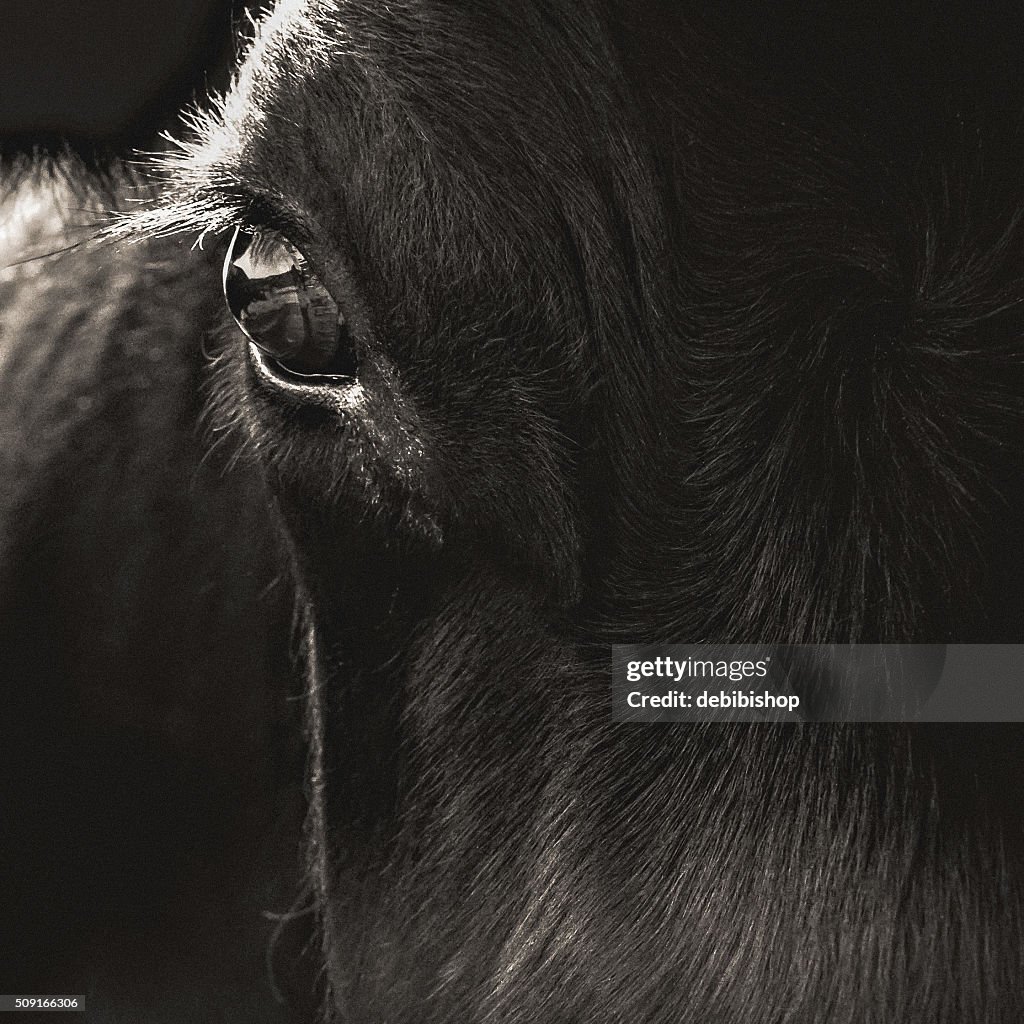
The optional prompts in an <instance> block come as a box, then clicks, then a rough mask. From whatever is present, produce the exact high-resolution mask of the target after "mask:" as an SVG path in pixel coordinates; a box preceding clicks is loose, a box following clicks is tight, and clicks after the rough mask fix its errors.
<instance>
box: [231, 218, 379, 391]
mask: <svg viewBox="0 0 1024 1024" xmlns="http://www.w3.org/2000/svg"><path fill="white" fill-rule="evenodd" d="M224 298H225V300H226V302H227V305H228V309H230V310H231V315H232V316H233V317H234V318H235V322H236V323H237V324H238V326H239V327H240V328H241V330H242V333H243V334H245V336H246V337H247V338H248V339H249V340H250V341H251V342H252V343H253V344H254V345H255V346H256V347H257V348H259V349H260V350H261V351H262V352H263V353H264V354H265V355H267V356H270V357H271V359H272V360H274V361H275V362H276V363H277V364H278V365H279V367H280V368H281V369H283V370H286V371H287V372H289V373H292V374H296V375H298V376H302V377H344V378H352V377H354V376H355V375H356V372H357V370H358V368H359V364H358V359H357V358H356V353H355V346H354V344H353V339H352V336H351V334H350V332H349V328H348V324H347V323H346V320H345V314H344V313H343V312H342V311H341V310H340V309H339V308H338V304H337V303H336V302H335V301H334V299H333V297H332V296H331V294H330V292H329V291H328V290H327V289H326V288H325V287H324V285H323V283H322V282H321V281H320V280H319V278H318V277H317V276H316V274H315V273H313V271H312V270H311V269H310V267H309V264H308V262H307V261H306V259H305V257H304V256H303V255H302V253H301V252H299V250H298V249H296V248H295V246H293V245H292V244H291V243H290V242H289V241H288V240H287V239H286V238H284V237H283V236H281V235H280V234H279V233H277V232H276V231H246V230H245V229H243V228H237V229H236V230H235V234H234V237H233V238H232V239H231V244H230V245H229V246H228V253H227V257H226V258H225V260H224Z"/></svg>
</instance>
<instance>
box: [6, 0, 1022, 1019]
mask: <svg viewBox="0 0 1024 1024" xmlns="http://www.w3.org/2000/svg"><path fill="white" fill-rule="evenodd" d="M694 25H695V21H694V19H693V18H691V17H689V16H687V14H686V12H684V11H683V10H682V8H680V7H679V6H678V5H675V4H671V3H660V2H656V0H643V2H635V3H634V2H630V3H622V4H619V3H613V2H610V0H608V2H605V0H567V2H554V0H503V2H500V3H498V2H490V0H487V2H478V3H470V2H442V0H394V2H389V3H376V2H370V0H348V2H343V3H338V4H334V3H328V2H326V0H307V2H303V3H299V2H291V0H286V2H283V3H281V4H279V5H278V7H277V8H276V9H275V10H274V12H273V13H272V14H271V15H269V16H268V17H267V18H266V19H265V20H264V21H263V23H262V24H261V26H260V27H259V29H258V31H257V33H256V37H255V40H254V41H253V43H252V44H251V46H250V48H249V50H248V52H247V56H246V58H245V60H244V62H243V64H242V65H241V70H240V72H239V74H238V78H237V81H236V84H235V85H234V87H233V88H232V90H231V91H230V92H229V94H228V95H227V97H226V98H225V99H224V100H223V101H222V102H219V103H218V104H216V105H215V108H214V109H213V112H212V113H210V114H208V115H200V116H198V117H197V118H196V121H195V128H196V133H195V138H194V139H190V140H189V141H186V142H184V143H182V144H181V145H180V147H179V148H178V149H177V150H175V151H172V152H171V153H170V155H168V156H167V157H166V158H165V160H164V161H163V164H162V166H161V167H160V168H159V171H160V175H161V176H162V179H163V180H162V181H161V182H160V183H159V184H157V185H145V186H142V187H141V190H140V186H139V182H137V181H136V180H135V179H134V178H133V177H132V176H131V174H129V172H127V171H124V172H119V171H116V170H115V171H113V172H111V176H110V177H109V178H108V179H107V180H106V181H105V182H104V183H100V184H91V185H88V184H85V183H83V182H82V181H81V180H79V179H78V178H77V177H76V175H75V173H74V170H73V168H71V169H69V168H68V167H67V166H66V165H65V166H63V167H62V166H60V165H58V166H56V167H52V166H51V167H49V168H39V167H28V168H22V169H21V170H20V172H18V173H16V174H15V175H14V179H16V181H15V184H14V185H13V186H12V192H11V196H10V198H9V199H8V200H7V203H6V205H5V207H4V216H5V230H6V231H7V233H8V236H9V239H10V238H13V241H11V240H8V242H7V244H6V247H5V253H20V254H22V256H23V258H27V257H29V256H32V255H34V254H39V253H43V252H47V251H52V250H55V249H59V248H63V247H65V246H68V245H70V246H71V249H70V251H66V252H61V253H58V254H57V255H54V256H52V257H50V258H39V259H27V261H23V262H20V263H19V264H18V265H17V266H16V267H15V268H14V269H13V270H11V271H8V272H7V273H6V275H5V277H4V283H3V284H2V286H0V287H2V291H0V302H2V305H3V308H4V316H5V334H4V335H3V339H2V342H0V359H2V363H0V366H2V373H3V396H4V397H3V401H2V403H0V441H2V449H3V455H2V458H3V460H4V463H3V467H2V476H0V480H2V487H3V490H2V492H0V500H2V505H0V515H2V521H3V529H2V532H0V545H2V547H0V566H2V568H0V573H2V574H0V615H2V616H3V634H4V646H3V650H2V653H0V678H3V680H4V682H5V695H4V705H5V711H6V713H7V715H9V716H10V721H11V722H12V726H11V728H10V729H9V733H10V736H9V738H8V740H7V741H5V742H6V747H7V749H6V751H5V753H6V754H7V756H8V757H9V758H12V760H11V765H12V768H11V770H10V771H8V772H7V774H6V776H5V779H6V782H5V798H6V799H7V800H8V801H9V811H8V814H7V816H6V817H5V826H4V827H5V842H4V857H5V864H4V873H3V874H4V877H5V881H8V880H9V882H8V884H9V891H10V893H11V895H10V896H9V900H10V910H9V911H5V912H4V914H3V917H4V919H5V921H4V927H5V928H7V929H9V934H8V936H7V937H6V938H5V943H6V945H7V948H9V949H10V950H11V956H10V957H7V958H6V963H5V966H4V972H5V977H4V978H3V983H4V985H5V986H6V988H5V990H7V991H13V990H14V988H15V987H17V988H18V989H24V988H25V987H26V986H29V987H36V988H39V987H45V988H47V989H49V990H51V991H52V990H55V989H65V990H66V989H68V988H75V987H77V988H79V989H80V990H82V991H86V992H87V993H88V995H89V999H90V1001H91V1004H90V1005H91V1007H92V1012H93V1014H94V1018H93V1019H96V1020H104V1021H106V1020H127V1019H131V1020H146V1021H165V1020H166V1021H185V1020H188V1021H193V1020H215V1019H216V1020H222V1019H223V1020H228V1019H230V1020H235V1019H237V1020H240V1021H241V1020H244V1021H251V1020H264V1019H265V1020H292V1019H297V1020H308V1019H311V1018H312V1016H313V1015H314V1014H315V1012H316V1011H315V1009H314V1006H315V1004H316V1003H317V1001H319V1000H321V999H322V1001H323V1003H324V1006H325V1007H326V1011H325V1012H326V1016H327V1019H330V1020H332V1021H339V1022H342V1021H345V1022H348V1021H352V1022H362V1021H367V1022H369V1021H386V1022H393V1024H397V1022H409V1024H424V1022H428V1021H429V1022H438V1024H440V1022H452V1021H466V1022H469V1021H473V1022H483V1021H487V1022H495V1024H496V1022H524V1024H525V1022H534V1021H538V1022H551V1024H556V1022H557V1024H569V1022H576V1021H588V1022H609V1024H610V1022H621V1021H641V1022H651V1024H654V1022H678V1024H683V1022H686V1024H689V1022H693V1024H718V1022H721V1024H732V1022H737V1024H740V1022H742V1024H753V1022H757V1024H783V1022H811V1021H830V1022H848V1024H854V1022H857V1024H860V1022H883V1021H884V1022H890V1021H891V1022H900V1024H905V1022H920V1024H936V1022H957V1024H961V1022H979V1024H980V1022H985V1024H993V1022H1004V1021H1005V1022H1008V1024H1009V1022H1019V1021H1020V1020H1022V1019H1024V963H1022V957H1024V953H1022V950H1024V942H1022V932H1021V911H1022V907H1021V896H1022V883H1024V861H1022V855H1024V845H1022V841H1024V831H1022V815H1021V803H1020V796H1019V793H1020V786H1021V781H1022V779H1024V758H1022V753H1024V744H1022V742H1021V739H1022V737H1021V733H1020V730H1019V729H1016V728H1013V727H1010V726H1006V727H1000V728H997V727H987V728H986V727H977V728H975V729H973V730H968V729H967V728H966V727H964V728H962V729H958V728H939V727H923V726H922V727H917V728H914V729H911V728H909V727H897V726H891V727H868V726H860V727H849V726H846V727H844V726H827V725H749V726H737V725H732V726H726V725H711V724H708V725H704V726H686V725H661V726H656V727H655V726H640V725H616V724H613V722H612V721H611V716H610V712H609V703H608V671H609V658H608V652H609V645H610V644H612V643H616V642H630V641H635V642H643V643H659V642H691V641H699V640H708V639H710V640H717V641H728V642H745V643H754V642H767V641H778V642H785V643H803V642H847V641H887V642H906V643H913V642H922V643H925V642H927V643H942V642H947V641H950V640H954V641H960V642H965V641H985V640H1001V641H1016V640H1018V639H1021V632H1022V630H1021V622H1022V612H1024V529H1022V522H1021V517H1020V516H1019V514H1018V511H1017V510H1018V508H1019V505H1020V500H1021V498H1022V497H1024V478H1022V467H1021V456H1022V454H1024V444H1022V442H1024V431H1022V427H1024V418H1022V415H1024V289H1022V287H1021V284H1020V267H1021V266H1022V265H1024V230H1022V227H1021V220H1020V209H1021V204H1020V196H1021V193H1022V190H1021V187H1020V185H1019V180H1018V179H1019V174H1018V169H1019V167H1020V166H1021V163H1020V161H1019V160H1018V159H1017V155H1016V154H1017V150H1016V149H1015V148H1014V147H1015V142H1014V140H1013V138H1012V137H1011V138H1009V139H1005V140H996V139H995V137H994V136H992V135H984V137H983V141H978V140H979V139H982V134H981V129H980V128H978V129H977V133H976V134H972V132H973V131H974V128H971V129H968V128H961V129H958V132H959V134H957V132H953V133H951V134H950V136H949V137H944V138H943V139H942V140H940V141H939V142H937V143H935V144H934V145H931V146H930V147H929V146H927V145H922V147H921V149H920V152H918V153H916V154H914V155H913V156H911V157H908V156H907V153H908V152H909V149H908V148H907V147H901V146H900V145H899V144H898V140H895V139H890V140H889V142H890V143H891V145H890V148H888V149H886V148H885V146H884V145H883V142H885V140H884V139H881V138H879V137H865V136H863V135H861V134H859V133H857V132H855V131H853V130H852V129H849V128H848V127H846V126H845V124H844V122H843V118H842V117H840V116H839V115H838V114H836V113H834V112H832V113H830V112H829V110H828V109H827V106H828V104H821V105H820V108H819V109H812V108H814V107H815V104H813V103H808V104H799V103H797V104H796V113H795V114H794V113H793V111H792V110H790V111H788V112H787V111H784V110H781V109H779V108H778V107H777V106H776V105H775V103H774V101H769V100H763V101H762V100H761V99H760V98H759V97H758V92H757V89H756V82H749V81H748V82H746V84H744V80H743V78H742V77H740V76H739V75H738V74H737V73H736V72H735V71H734V70H733V69H732V68H731V66H730V64H729V62H728V61H727V60H726V59H724V58H723V57H721V56H720V55H719V53H718V51H717V50H716V48H715V46H714V45H712V44H711V43H710V42H709V41H708V39H707V38H706V37H705V36H704V35H703V34H702V32H701V31H699V30H698V29H697V28H695V27H694ZM848 106H850V105H849V104H848ZM908 123H909V122H908ZM975 127H977V126H975ZM883 134H884V133H883ZM954 136H955V137H954ZM933 141H934V140H933ZM997 143H998V144H997ZM893 154H897V155H899V157H900V158H897V157H896V156H894V155H893ZM904 157H905V158H904ZM128 198H131V199H134V200H136V202H134V203H132V202H129V201H128ZM138 200H141V202H138ZM115 204H117V205H119V206H120V209H121V210H122V211H123V212H122V213H121V214H120V215H119V216H117V217H115V218H113V219H110V218H108V217H106V216H105V214H104V211H105V210H107V209H108V208H109V207H111V206H112V205H115ZM83 208H84V209H85V210H86V211H87V213H86V214H84V215H83V213H82V210H83ZM60 211H64V212H63V214H62V213H61V212H60ZM68 211H73V212H68ZM61 218H63V221H62V220H61ZM62 224H63V225H64V226H62ZM82 224H84V225H86V226H85V227H79V226H78V225H82ZM97 232H98V233H99V235H98V236H97V234H96V233H97ZM182 235H184V239H185V241H184V243H182V241H181V236H182ZM74 243H80V244H74ZM193 243H195V244H193ZM222 265H223V270H222ZM222 288H223V291H224V292H225V294H226V298H227V304H226V305H227V308H225V304H224V300H223V298H222V296H221V291H222ZM239 325H240V326H241V327H242V329H243V330H244V332H245V333H244V334H243V333H242V331H240V330H239ZM200 423H202V424H203V425H204V429H203V430H202V431H200V430H199V429H198V427H197V424H200ZM203 438H205V441H204V440H203ZM300 695H302V700H301V702H300V700H299V699H298V698H299V697H300ZM300 704H301V709H300ZM300 710H303V711H304V717H305V721H304V729H303V728H302V727H301V726H300V724H299V722H298V721H297V719H298V716H299V713H300ZM289 715H290V717H289ZM303 736H304V738H305V751H303V749H302V747H301V744H300V741H301V739H302V737H303ZM303 756H305V758H306V761H307V764H306V776H305V777H306V784H305V797H306V800H305V801H304V800H303V799H302V795H301V793H300V792H299V782H298V780H299V779H300V778H301V776H302V767H301V765H302V760H303ZM19 772H20V773H23V774H22V775H19V774H18V773H19ZM26 776H27V777H26ZM307 804H308V814H307V816H306V821H305V828H304V843H303V849H304V850H305V853H306V864H305V866H306V871H305V872H304V874H305V876H306V878H307V879H308V885H304V882H303V879H302V878H301V877H299V873H298V871H297V870H296V873H295V876H294V877H292V876H290V874H289V868H290V866H291V865H292V864H293V863H294V864H295V865H296V869H297V867H298V857H299V854H298V845H299V844H298V831H299V822H300V820H301V817H302V814H303V812H304V808H305V806H306V805H307ZM292 901H294V903H293V902H292ZM289 906H292V907H293V910H294V913H292V914H288V915H284V918H283V919H282V920H281V921H279V922H278V925H279V927H278V928H277V929H276V931H277V933H280V934H281V935H283V936H284V937H283V938H281V940H280V941H278V942H272V943H270V945H269V947H268V932H269V931H270V929H271V927H272V924H273V922H269V923H267V925H266V927H265V928H264V929H262V930H261V928H260V927H259V920H260V918H259V913H260V911H261V910H278V911H282V910H285V909H287V908H288V907H289ZM292 918H294V921H292ZM314 919H315V920H314ZM304 924H305V925H307V926H309V928H310V930H311V932H312V933H313V937H312V938H311V939H309V940H308V942H309V945H308V946H307V948H306V954H305V958H303V956H302V955H301V948H300V947H301V946H302V943H303V942H304V941H305V940H304V936H303V934H302V928H303V926H304ZM267 948H269V950H270V952H269V960H270V961H271V968H272V969H271V971H270V976H271V978H273V979H276V984H277V985H278V986H279V987H284V988H286V989H289V991H288V992H285V993H284V994H283V995H284V997H285V998H284V999H283V1002H280V1003H279V1002H277V1001H275V1000H274V999H273V998H272V997H271V994H270V992H269V986H268V983H267V982H266V980H264V979H263V977H262V973H261V972H262V958H263V955H264V950H265V949H267ZM296 963H298V967H296V966H295V964H296ZM305 968H308V973H309V977H308V978H307V977H305V975H304V974H303V970H304V969H305ZM293 971H294V972H296V973H294V974H293V973H290V972H293Z"/></svg>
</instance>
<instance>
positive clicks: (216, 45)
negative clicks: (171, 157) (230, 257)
mask: <svg viewBox="0 0 1024 1024" xmlns="http://www.w3.org/2000/svg"><path fill="white" fill-rule="evenodd" d="M249 6H252V7H255V6H256V5H255V3H253V4H250V5H249ZM245 7H246V4H245V3H244V2H243V0H150V2H139V0H57V2H55V3H41V2H40V0H2V2H0V142H2V145H3V150H4V151H5V152H6V153H10V152H12V151H19V150H29V149H32V148H34V147H35V146H42V147H43V148H45V149H55V148H59V146H60V144H61V141H62V140H67V141H69V142H70V144H71V146H72V148H74V149H77V150H79V151H80V152H82V153H83V154H90V153H103V152H126V151H128V150H130V149H132V148H134V147H136V146H145V145H146V144H147V143H149V142H151V140H152V139H153V138H154V137H155V136H156V134H157V133H158V131H159V130H160V129H161V128H162V127H164V126H165V125H166V124H168V123H169V122H170V121H172V120H173V114H174V112H175V111H177V110H178V109H179V108H180V107H182V106H183V105H185V104H186V103H187V102H188V101H189V100H190V99H191V98H192V97H193V96H194V95H202V94H204V93H205V92H206V90H207V86H208V85H212V86H214V87H217V88H220V87H223V86H224V84H225V82H226V80H227V74H226V72H227V68H228V67H229V66H230V62H231V57H232V55H233V53H234V46H233V43H232V40H233V38H234V36H235V26H236V25H238V24H239V23H240V21H241V20H242V18H243V12H244V9H245Z"/></svg>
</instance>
